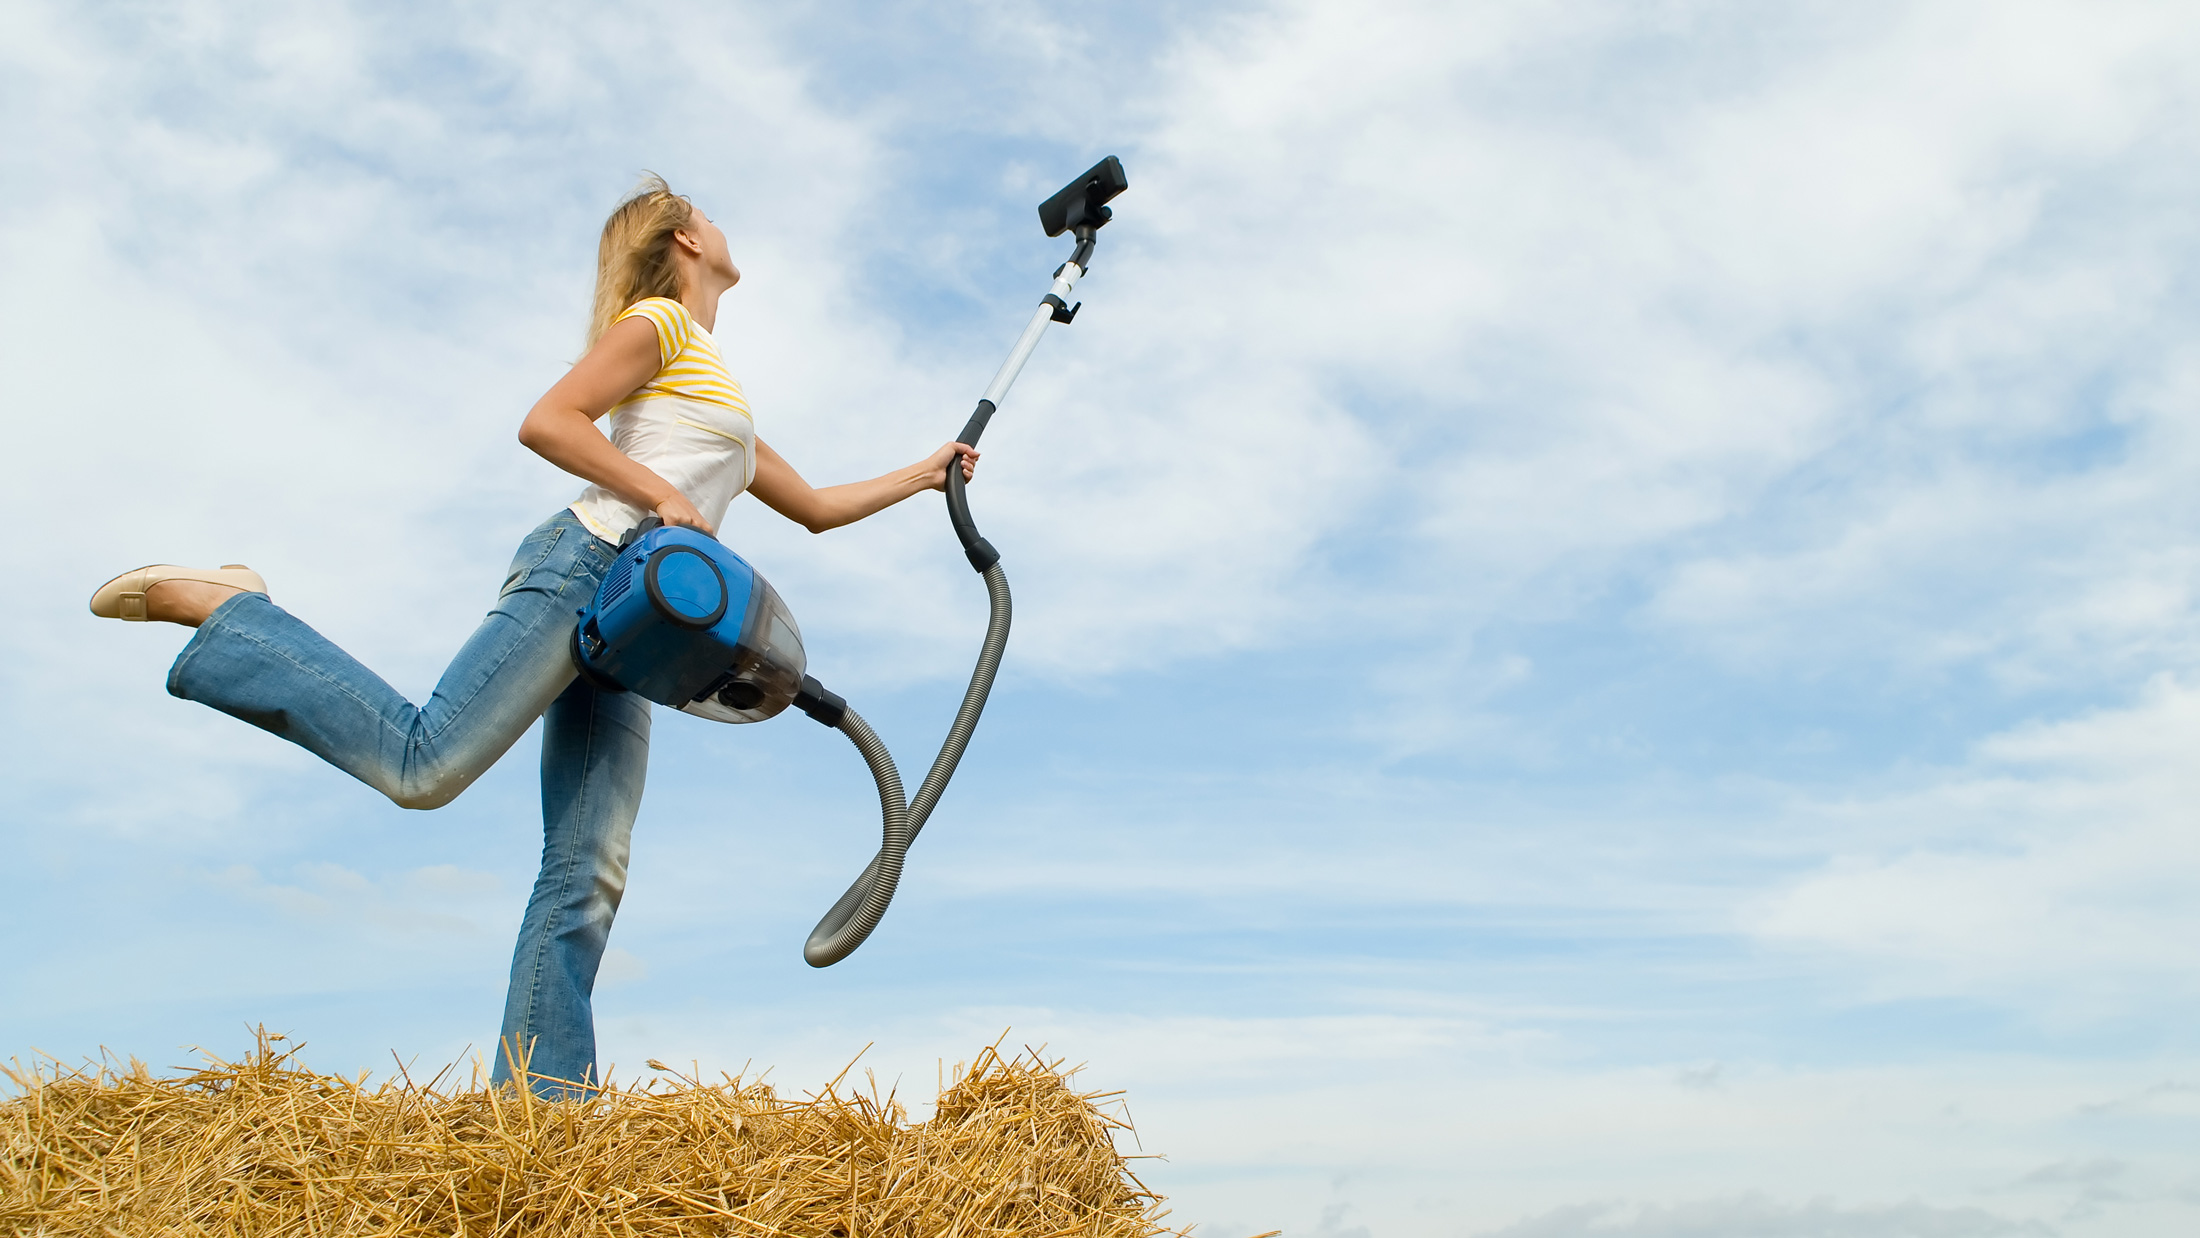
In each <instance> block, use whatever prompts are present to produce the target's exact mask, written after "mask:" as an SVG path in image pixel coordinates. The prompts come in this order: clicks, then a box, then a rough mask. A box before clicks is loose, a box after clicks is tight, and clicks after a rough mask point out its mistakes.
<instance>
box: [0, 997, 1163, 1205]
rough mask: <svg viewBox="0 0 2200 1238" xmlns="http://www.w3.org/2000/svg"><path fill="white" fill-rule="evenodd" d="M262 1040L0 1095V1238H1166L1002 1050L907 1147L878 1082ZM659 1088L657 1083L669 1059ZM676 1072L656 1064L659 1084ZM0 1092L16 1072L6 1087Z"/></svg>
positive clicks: (1044, 1081) (1058, 1076)
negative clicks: (552, 1093)
mask: <svg viewBox="0 0 2200 1238" xmlns="http://www.w3.org/2000/svg"><path fill="white" fill-rule="evenodd" d="M279 1039H281V1038H280V1037H273V1036H268V1035H267V1034H266V1033H265V1032H264V1031H263V1032H262V1033H261V1034H260V1038H259V1043H258V1045H257V1046H256V1047H255V1049H254V1050H253V1051H252V1052H251V1053H249V1054H247V1055H246V1056H245V1058H244V1060H243V1061H241V1062H235V1063H231V1062H224V1061H221V1060H219V1059H210V1062H211V1064H210V1065H208V1066H207V1067H206V1068H205V1069H202V1070H199V1071H196V1072H194V1073H192V1074H189V1075H185V1076H182V1077H172V1078H158V1077H155V1076H154V1075H153V1074H152V1072H151V1071H149V1070H148V1069H147V1068H146V1067H145V1065H144V1064H143V1063H141V1062H138V1061H136V1060H134V1059H133V1060H132V1061H131V1062H130V1064H129V1065H128V1067H127V1068H120V1067H115V1066H113V1065H111V1064H92V1063H87V1064H86V1065H85V1066H83V1067H79V1068H66V1067H64V1066H62V1064H61V1063H59V1062H53V1063H51V1065H37V1066H33V1067H31V1068H28V1069H26V1068H24V1067H22V1066H21V1064H20V1063H18V1064H17V1065H16V1066H15V1067H14V1068H13V1069H8V1070H7V1074H8V1075H9V1077H10V1078H12V1079H13V1080H14V1082H15V1086H16V1089H17V1091H18V1093H19V1094H18V1095H16V1096H15V1097H13V1098H10V1099H8V1100H6V1101H5V1102H0V1141H4V1150H0V1233H5V1234H10V1235H17V1234H21V1235H37V1236H40V1238H47V1236H50V1238H63V1236H64V1235H67V1236H74V1235H99V1236H101V1238H108V1236H113V1235H124V1236H128V1238H138V1236H141V1235H153V1234H162V1235H166V1234H175V1235H223V1236H225V1238H228V1236H233V1235H234V1236H257V1235H276V1234H282V1235H290V1234H300V1235H353V1234H375V1235H389V1236H392V1238H412V1236H414V1235H431V1234H432V1235H436V1236H437V1238H451V1236H453V1235H460V1236H463V1238H488V1236H491V1235H497V1236H502V1235H513V1236H518V1235H526V1236H528V1238H538V1236H539V1238H568V1236H578V1235H607V1236H609V1235H617V1236H619V1238H652V1236H658V1235H729V1236H730V1235H741V1236H743V1238H760V1236H762V1235H775V1234H776V1235H788V1236H790V1238H905V1236H906V1238H917V1236H920V1235H921V1236H924V1238H935V1236H937V1238H1055V1236H1060V1238H1069V1236H1071V1235H1076V1236H1078V1238H1152V1236H1153V1235H1157V1234H1162V1233H1169V1232H1175V1231H1168V1230H1165V1229H1164V1228H1163V1227H1162V1226H1161V1224H1160V1221H1161V1217H1162V1216H1163V1215H1164V1213H1163V1211H1162V1208H1161V1200H1160V1198H1159V1197H1158V1196H1155V1195H1154V1194H1153V1193H1152V1192H1150V1191H1148V1190H1147V1189H1146V1188H1145V1186H1144V1185H1143V1184H1142V1183H1140V1182H1139V1181H1138V1178H1137V1177H1136V1176H1135V1175H1134V1174H1132V1173H1131V1172H1130V1169H1129V1166H1128V1165H1127V1164H1126V1158H1125V1157H1123V1156H1122V1155H1121V1154H1119V1153H1118V1152H1117V1151H1116V1148H1115V1143H1114V1132H1115V1131H1117V1130H1128V1129H1129V1128H1128V1125H1127V1124H1126V1123H1125V1122H1123V1121H1120V1120H1118V1119H1117V1118H1115V1117H1112V1116H1110V1115H1109V1114H1108V1113H1106V1112H1104V1111H1103V1109H1102V1108H1101V1105H1102V1103H1103V1102H1106V1101H1109V1100H1110V1099H1112V1096H1113V1094H1103V1093H1082V1094H1081V1093H1078V1092H1075V1091H1072V1090H1071V1089H1070V1086H1069V1083H1068V1080H1067V1072H1064V1071H1063V1070H1062V1069H1061V1063H1059V1062H1047V1061H1044V1060H1043V1059H1042V1058H1041V1057H1040V1055H1039V1054H1037V1053H1035V1052H1032V1051H1030V1050H1028V1049H1027V1050H1026V1051H1025V1052H1024V1053H1022V1054H1020V1055H1018V1056H1017V1057H1015V1058H1013V1059H1011V1058H1007V1057H1004V1056H1002V1054H1001V1053H1000V1052H999V1049H998V1046H997V1045H996V1046H995V1047H993V1048H989V1049H987V1050H985V1051H984V1052H983V1053H981V1054H980V1055H979V1056H978V1058H977V1060H976V1062H975V1063H973V1064H972V1065H970V1066H969V1067H967V1068H965V1067H961V1066H958V1067H956V1071H955V1078H954V1080H953V1082H952V1084H951V1085H950V1086H948V1087H946V1088H945V1089H944V1090H943V1091H942V1092H941V1094H940V1098H939V1105H938V1109H937V1112H936V1114H935V1116H934V1117H933V1118H932V1120H931V1121H929V1122H923V1123H917V1124H912V1123H910V1122H909V1121H908V1120H907V1117H906V1115H905V1113H904V1112H903V1109H902V1107H901V1106H900V1105H899V1104H898V1103H896V1102H895V1100H894V1098H893V1096H892V1095H891V1094H889V1095H887V1096H885V1097H883V1098H881V1097H880V1096H879V1095H878V1092H877V1085H876V1083H875V1081H874V1082H873V1084H872V1085H871V1091H870V1093H869V1094H868V1095H865V1094H861V1093H854V1092H850V1093H848V1094H843V1093H842V1092H841V1091H840V1090H839V1089H840V1085H841V1081H842V1080H844V1079H845V1078H846V1077H847V1073H848V1072H847V1071H843V1072H842V1074H841V1078H840V1079H836V1080H834V1081H833V1083H831V1084H829V1085H827V1087H826V1088H825V1089H824V1090H823V1091H822V1092H819V1093H817V1094H815V1095H813V1096H810V1097H809V1098H807V1099H804V1100H787V1099H783V1098H781V1097H780V1096H778V1095H777V1094H775V1093H774V1091H773V1090H772V1089H771V1088H770V1087H768V1086H765V1085H764V1084H762V1083H760V1082H748V1081H745V1080H743V1079H740V1078H737V1077H732V1076H722V1077H721V1078H722V1080H723V1081H722V1082H719V1083H704V1082H701V1081H699V1080H696V1079H691V1078H686V1077H677V1079H678V1081H677V1082H675V1083H665V1082H661V1081H655V1080H653V1081H651V1082H650V1083H647V1084H642V1085H630V1086H628V1087H625V1088H622V1089H607V1090H605V1091H604V1092H602V1093H601V1094H600V1095H598V1096H596V1097H594V1098H593V1099H589V1100H573V1101H557V1102H548V1101H542V1100H539V1099H536V1098H535V1097H533V1096H532V1095H531V1094H529V1093H528V1092H526V1091H525V1090H523V1089H514V1088H502V1089H490V1088H486V1087H484V1086H481V1084H480V1080H479V1070H478V1067H477V1069H476V1080H475V1084H474V1086H473V1087H471V1088H470V1089H467V1090H456V1089H452V1090H443V1089H441V1088H439V1085H440V1084H441V1083H442V1081H443V1078H444V1075H447V1074H449V1073H450V1072H449V1071H446V1072H444V1075H438V1076H437V1077H436V1078H435V1079H433V1080H430V1081H429V1082H428V1083H427V1084H425V1085H420V1084H415V1083H414V1082H413V1081H412V1080H411V1079H410V1078H409V1077H407V1076H405V1075H404V1074H403V1072H402V1071H400V1076H399V1077H398V1078H396V1079H392V1080H390V1081H387V1082H384V1083H381V1084H380V1085H378V1086H375V1087H373V1088H371V1089H370V1088H368V1087H367V1086H366V1078H367V1077H366V1076H365V1075H361V1076H360V1077H359V1078H358V1079H356V1080H354V1079H346V1078H344V1077H342V1076H339V1075H323V1074H318V1073H316V1072H313V1071H310V1070H307V1069H305V1068H303V1067H302V1066H299V1065H298V1064H297V1063H296V1062H295V1061H294V1060H293V1059H294V1056H295V1052H296V1051H295V1050H289V1051H279V1050H278V1049H277V1047H276V1046H275V1045H274V1043H273V1042H274V1041H276V1040H279ZM651 1065H652V1066H653V1067H657V1064H656V1063H654V1062H652V1063H651ZM657 1068H658V1069H663V1068H662V1067H657ZM0 1069H5V1068H0Z"/></svg>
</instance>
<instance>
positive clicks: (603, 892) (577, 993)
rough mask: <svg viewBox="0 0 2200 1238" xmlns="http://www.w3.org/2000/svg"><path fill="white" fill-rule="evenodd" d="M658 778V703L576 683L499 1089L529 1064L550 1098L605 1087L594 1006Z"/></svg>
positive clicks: (553, 781)
mask: <svg viewBox="0 0 2200 1238" xmlns="http://www.w3.org/2000/svg"><path fill="white" fill-rule="evenodd" d="M648 770H649V702H648V701H645V700H643V699H642V698H641V697H638V696H635V695H634V694H632V693H612V692H599V691H597V690H596V689H595V688H594V687H592V686H590V685H589V683H588V681H586V680H583V679H575V680H574V681H573V683H572V684H571V686H569V687H567V688H566V690H565V692H564V693H563V695H561V696H559V697H558V699H557V700H556V701H555V702H553V703H552V704H551V706H550V708H549V710H548V711H547V712H545V713H544V714H543V716H542V872H541V874H540V875H539V876H537V877H536V878H535V890H534V894H533V895H532V896H531V897H530V898H529V899H528V900H527V914H526V915H525V917H523V918H522V920H521V922H520V929H519V945H518V946H517V948H515V949H514V950H513V952H512V985H511V989H510V991H509V992H508V993H507V995H506V997H505V999H504V1028H503V1031H502V1033H501V1035H500V1037H499V1044H498V1049H497V1060H496V1066H495V1069H494V1071H493V1073H492V1074H491V1079H492V1080H493V1081H495V1082H497V1083H503V1082H505V1081H506V1080H509V1079H511V1078H512V1077H513V1075H514V1074H515V1073H516V1072H515V1071H514V1070H513V1062H512V1054H513V1053H514V1052H515V1050H516V1051H519V1052H521V1053H522V1054H524V1060H525V1062H526V1064H527V1074H528V1075H529V1076H530V1078H529V1083H530V1085H531V1086H532V1087H533V1088H534V1089H535V1091H536V1092H537V1093H539V1094H541V1095H543V1096H545V1097H552V1098H555V1097H559V1096H571V1095H579V1094H584V1093H585V1091H586V1089H587V1088H588V1087H589V1086H591V1085H595V1084H599V1083H601V1082H602V1078H601V1076H600V1074H599V1073H598V1071H597V1067H596V1024H595V1015H594V1011H593V1009H592V1007H591V1004H590V999H591V994H592V993H593V992H594V990H595V987H596V967H597V965H598V964H599V963H601V962H602V961H603V952H604V946H605V945H606V943H607V942H608V941H609V940H610V937H611V918H612V917H613V916H614V915H616V914H617V913H618V910H619V898H620V896H621V895H622V894H624V893H625V892H626V861H627V852H628V846H629V841H630V840H631V838H632V836H633V833H634V818H635V815H636V814H637V813H638V812H640V811H641V806H642V783H643V780H644V777H645V776H646V775H647V773H648Z"/></svg>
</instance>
